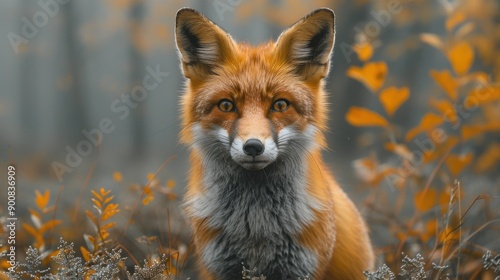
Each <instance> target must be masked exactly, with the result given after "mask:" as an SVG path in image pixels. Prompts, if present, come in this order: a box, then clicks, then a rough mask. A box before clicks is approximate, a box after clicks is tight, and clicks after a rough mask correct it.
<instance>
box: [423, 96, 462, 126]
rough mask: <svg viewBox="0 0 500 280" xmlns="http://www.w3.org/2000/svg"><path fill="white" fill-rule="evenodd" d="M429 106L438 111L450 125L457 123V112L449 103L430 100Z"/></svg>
mask: <svg viewBox="0 0 500 280" xmlns="http://www.w3.org/2000/svg"><path fill="white" fill-rule="evenodd" d="M429 104H430V105H431V106H432V107H434V108H435V109H436V110H438V111H439V112H440V113H441V114H442V115H443V116H444V117H445V118H446V119H447V120H449V121H450V122H451V123H452V124H456V123H457V121H458V116H457V112H456V110H455V108H454V107H453V104H451V102H450V101H448V100H438V99H435V98H431V99H430V100H429Z"/></svg>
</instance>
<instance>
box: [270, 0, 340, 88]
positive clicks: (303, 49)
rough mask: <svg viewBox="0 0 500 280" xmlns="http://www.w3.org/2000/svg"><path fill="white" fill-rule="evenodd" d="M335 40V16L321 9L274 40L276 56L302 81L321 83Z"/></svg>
mask: <svg viewBox="0 0 500 280" xmlns="http://www.w3.org/2000/svg"><path fill="white" fill-rule="evenodd" d="M334 41H335V14H334V13H333V11H332V10H330V9H328V8H321V9H318V10H315V11H313V12H312V13H310V14H308V15H307V16H305V17H303V18H302V19H301V20H299V21H298V22H297V23H295V24H294V25H292V26H291V27H290V28H288V29H287V30H285V31H283V33H282V34H281V35H280V37H279V38H278V40H277V41H276V45H275V47H276V48H275V50H276V55H277V56H278V57H279V58H280V59H282V60H284V61H285V63H288V64H291V66H292V69H293V71H294V72H295V74H297V75H299V76H300V77H301V78H303V79H304V80H318V81H319V80H321V79H322V78H324V77H326V76H327V75H328V71H329V69H330V56H331V53H332V50H333V44H334Z"/></svg>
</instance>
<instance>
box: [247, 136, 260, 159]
mask: <svg viewBox="0 0 500 280" xmlns="http://www.w3.org/2000/svg"><path fill="white" fill-rule="evenodd" d="M243 151H244V152H245V154H247V155H249V156H252V157H256V156H258V155H262V153H263V152H264V144H262V142H260V140H259V139H249V140H248V141H247V142H246V143H245V145H243Z"/></svg>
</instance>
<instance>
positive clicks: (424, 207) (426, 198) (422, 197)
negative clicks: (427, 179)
mask: <svg viewBox="0 0 500 280" xmlns="http://www.w3.org/2000/svg"><path fill="white" fill-rule="evenodd" d="M436 199H437V192H436V190H435V189H432V188H428V189H424V190H420V191H418V192H417V193H416V194H415V197H414V203H415V208H416V209H417V210H418V211H421V212H426V211H429V210H431V209H432V208H433V207H434V206H435V205H436Z"/></svg>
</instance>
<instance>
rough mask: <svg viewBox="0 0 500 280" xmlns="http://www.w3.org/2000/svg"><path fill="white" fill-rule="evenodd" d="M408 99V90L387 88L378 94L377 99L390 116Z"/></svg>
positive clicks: (404, 88)
mask: <svg viewBox="0 0 500 280" xmlns="http://www.w3.org/2000/svg"><path fill="white" fill-rule="evenodd" d="M408 97H410V90H409V89H408V88H407V87H403V88H396V87H389V88H386V89H384V90H383V91H382V92H381V93H380V96H379V99H380V102H381V103H382V105H384V108H385V111H386V112H387V114H388V115H389V116H392V115H393V114H394V112H396V110H397V109H398V108H399V107H400V106H401V104H403V103H404V102H405V101H406V100H408Z"/></svg>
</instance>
